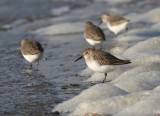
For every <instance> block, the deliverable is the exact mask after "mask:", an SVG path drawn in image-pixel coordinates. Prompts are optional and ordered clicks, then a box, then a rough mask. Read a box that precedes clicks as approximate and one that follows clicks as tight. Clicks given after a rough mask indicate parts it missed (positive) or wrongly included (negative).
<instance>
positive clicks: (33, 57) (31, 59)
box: [22, 54, 42, 62]
mask: <svg viewBox="0 0 160 116" xmlns="http://www.w3.org/2000/svg"><path fill="white" fill-rule="evenodd" d="M22 55H23V57H24V58H25V59H26V60H27V61H28V62H34V61H38V60H39V59H40V58H41V56H42V54H36V55H24V54H22Z"/></svg>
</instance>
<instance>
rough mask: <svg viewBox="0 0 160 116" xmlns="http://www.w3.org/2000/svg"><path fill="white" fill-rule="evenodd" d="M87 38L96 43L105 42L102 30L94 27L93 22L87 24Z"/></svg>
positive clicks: (85, 32) (85, 31)
mask: <svg viewBox="0 0 160 116" xmlns="http://www.w3.org/2000/svg"><path fill="white" fill-rule="evenodd" d="M84 35H85V38H87V39H92V40H94V41H104V40H105V35H104V33H103V31H102V29H101V28H99V27H98V26H96V25H94V24H93V23H92V22H90V21H87V22H85V30H84Z"/></svg>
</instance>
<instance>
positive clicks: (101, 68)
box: [86, 60, 116, 73]
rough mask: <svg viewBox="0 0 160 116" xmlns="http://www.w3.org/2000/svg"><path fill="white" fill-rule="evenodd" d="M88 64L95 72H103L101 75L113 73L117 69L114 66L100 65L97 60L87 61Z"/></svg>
mask: <svg viewBox="0 0 160 116" xmlns="http://www.w3.org/2000/svg"><path fill="white" fill-rule="evenodd" d="M86 64H87V66H88V67H89V68H90V69H92V70H93V71H95V72H101V73H105V72H110V71H113V70H114V69H115V67H116V66H112V65H100V64H98V62H96V61H95V60H87V61H86Z"/></svg>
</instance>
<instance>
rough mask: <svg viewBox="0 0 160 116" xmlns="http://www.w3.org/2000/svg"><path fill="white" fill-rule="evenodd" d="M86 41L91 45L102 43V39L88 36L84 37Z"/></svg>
mask: <svg viewBox="0 0 160 116" xmlns="http://www.w3.org/2000/svg"><path fill="white" fill-rule="evenodd" d="M86 41H87V42H88V43H89V44H91V45H93V46H94V45H97V44H100V43H102V41H95V40H93V39H88V38H86Z"/></svg>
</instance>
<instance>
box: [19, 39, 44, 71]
mask: <svg viewBox="0 0 160 116" xmlns="http://www.w3.org/2000/svg"><path fill="white" fill-rule="evenodd" d="M43 52H44V49H43V48H42V46H41V44H40V43H39V42H38V41H35V40H29V39H23V40H21V53H22V55H23V57H24V58H25V59H26V60H27V61H28V62H30V63H31V67H30V69H32V62H37V70H38V65H39V60H40V58H41V57H42V54H43Z"/></svg>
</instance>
